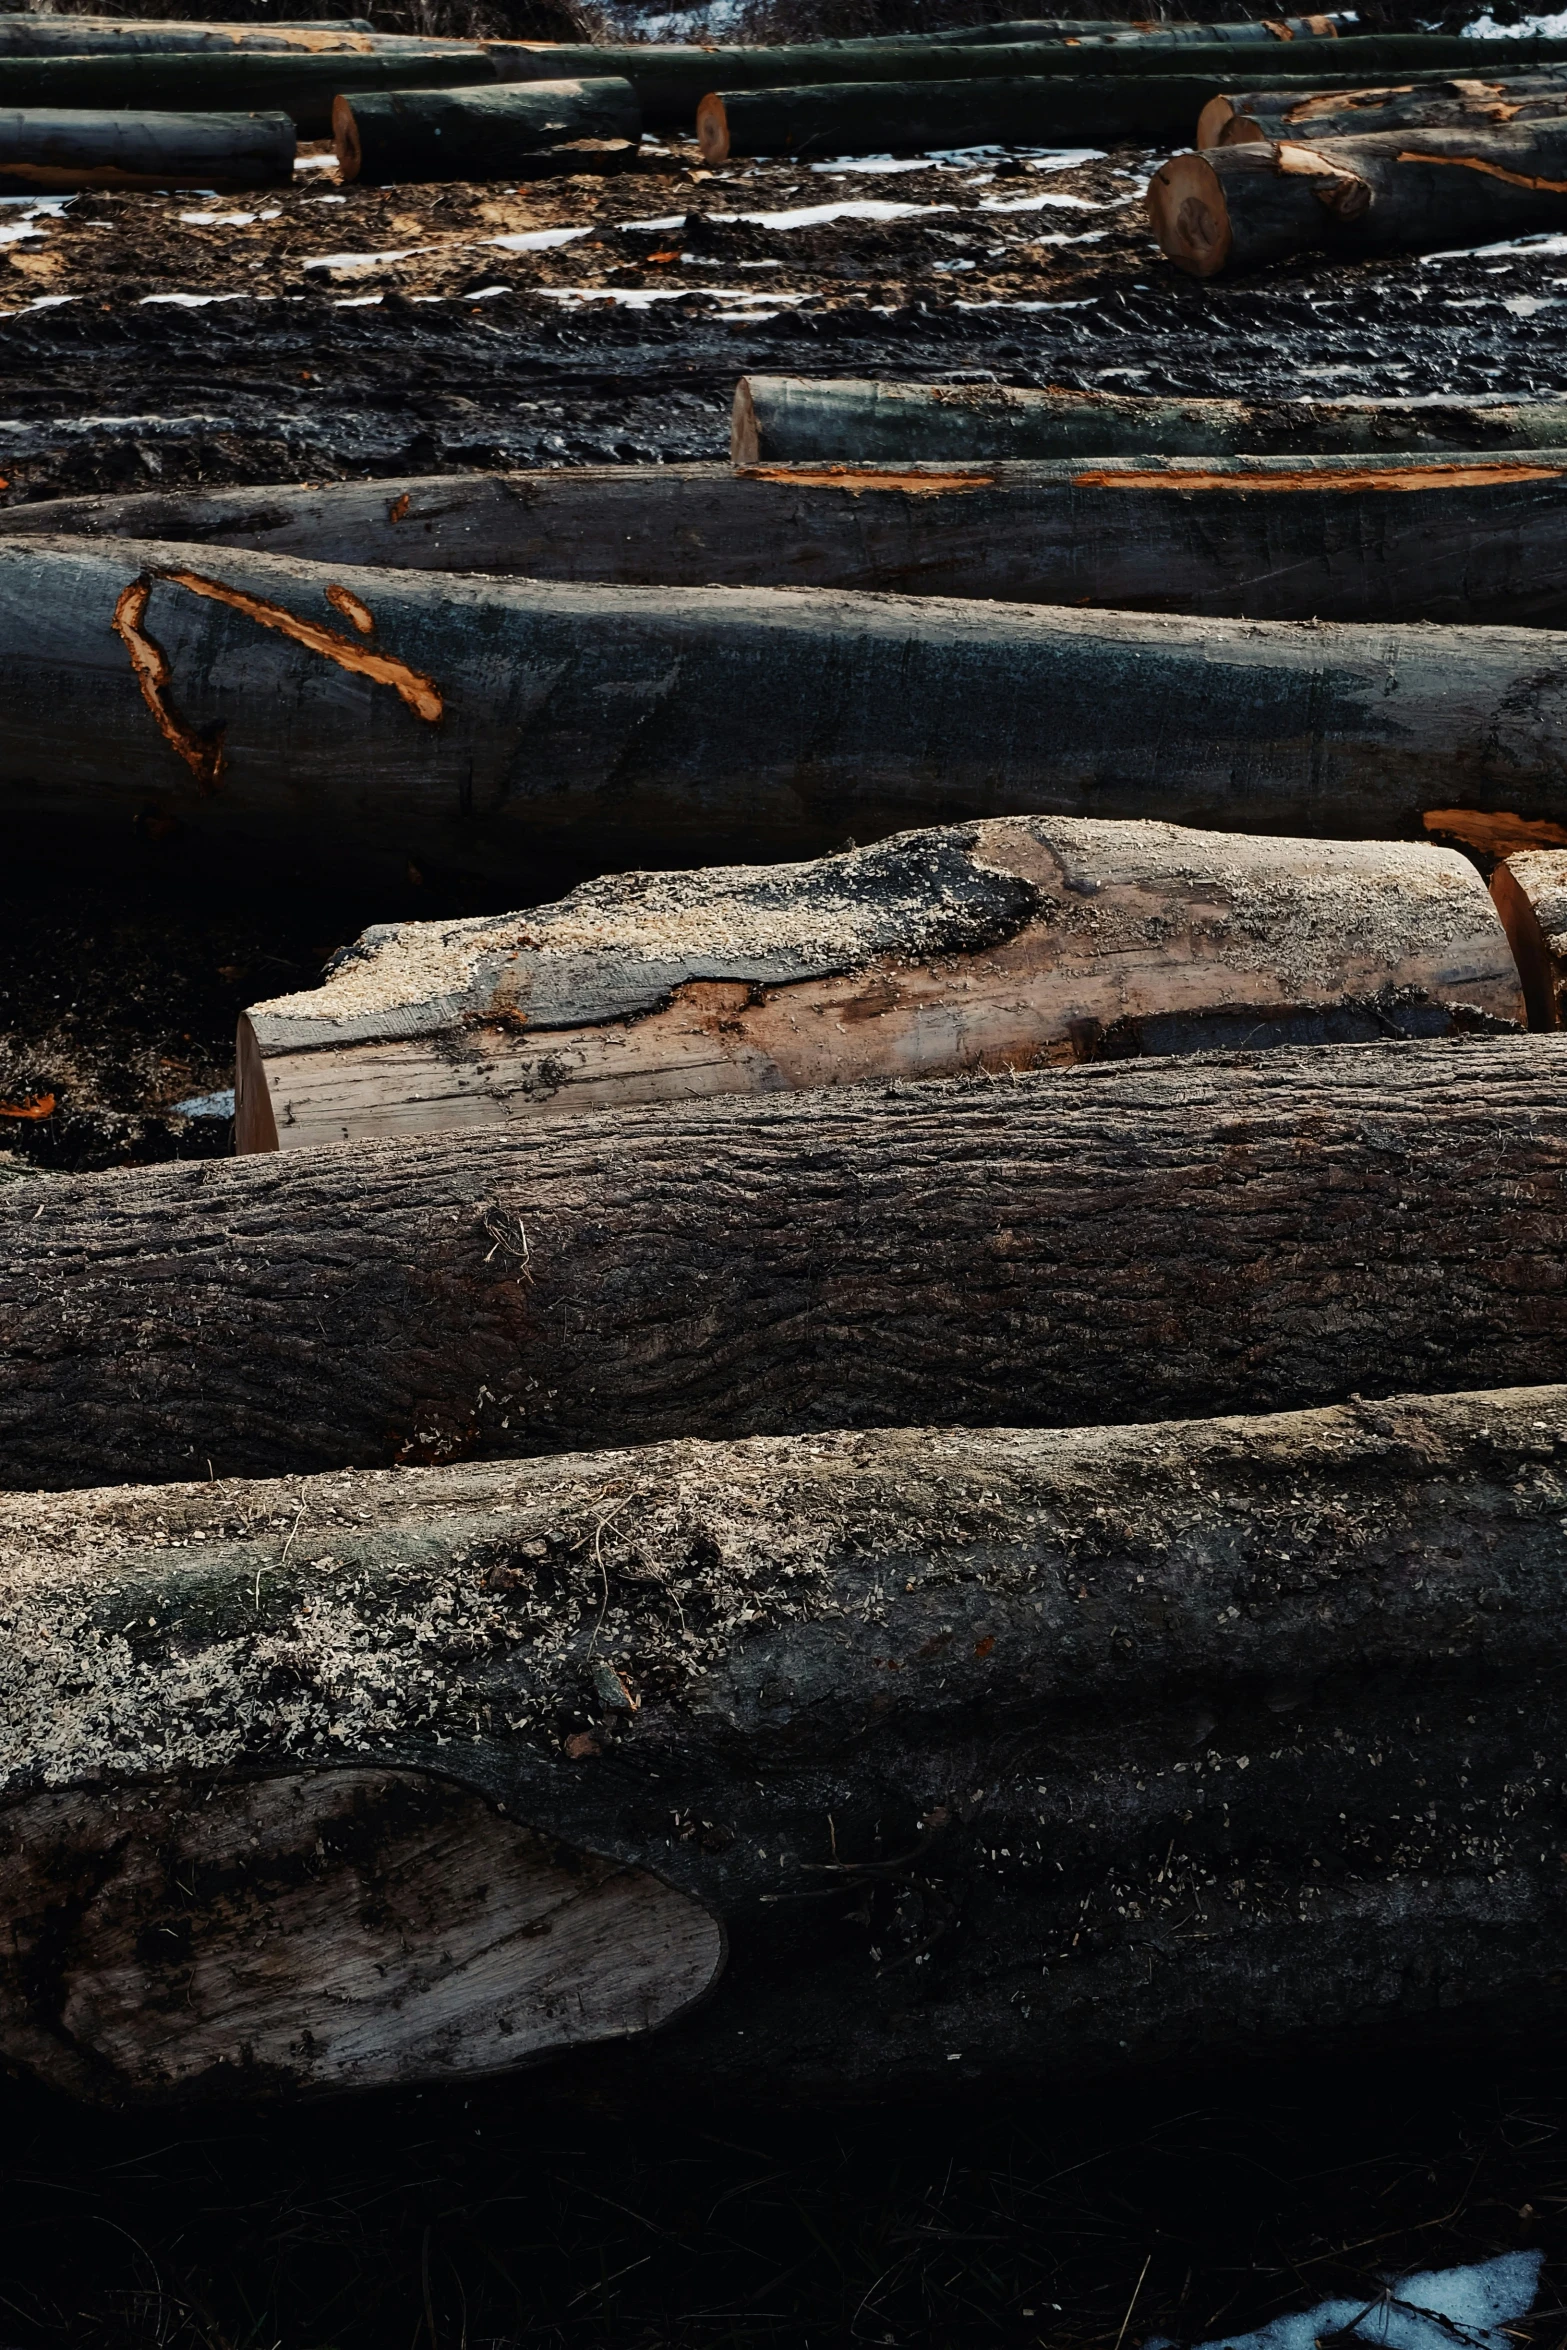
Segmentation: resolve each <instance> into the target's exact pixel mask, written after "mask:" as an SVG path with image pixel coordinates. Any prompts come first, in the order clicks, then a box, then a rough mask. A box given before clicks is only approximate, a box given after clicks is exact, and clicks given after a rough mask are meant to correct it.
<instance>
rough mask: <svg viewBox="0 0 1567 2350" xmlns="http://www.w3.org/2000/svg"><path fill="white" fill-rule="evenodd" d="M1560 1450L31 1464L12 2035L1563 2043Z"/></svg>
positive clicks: (328, 2040) (1160, 1441)
mask: <svg viewBox="0 0 1567 2350" xmlns="http://www.w3.org/2000/svg"><path fill="white" fill-rule="evenodd" d="M1564 1445H1567V1394H1564V1392H1563V1390H1562V1389H1561V1388H1560V1387H1533V1388H1523V1389H1515V1390H1513V1391H1511V1392H1508V1393H1480V1394H1445V1395H1440V1396H1435V1397H1431V1396H1421V1395H1406V1396H1396V1397H1393V1398H1391V1399H1390V1400H1388V1401H1387V1402H1385V1403H1379V1404H1373V1403H1364V1402H1356V1403H1353V1404H1347V1405H1343V1406H1340V1407H1337V1408H1333V1409H1326V1410H1316V1411H1303V1412H1295V1413H1288V1414H1280V1415H1270V1416H1267V1417H1256V1418H1246V1419H1227V1420H1196V1421H1191V1420H1188V1421H1185V1422H1166V1423H1164V1424H1163V1425H1161V1426H1156V1427H1147V1426H1128V1427H1107V1428H1096V1429H1091V1430H1086V1431H1080V1432H1063V1431H1059V1430H1056V1431H1049V1432H1023V1431H1018V1430H1003V1431H1000V1432H997V1433H994V1434H990V1433H986V1432H983V1431H977V1430H969V1429H956V1430H954V1429H935V1430H932V1429H916V1430H899V1431H895V1432H891V1433H888V1434H876V1435H869V1434H853V1435H844V1434H830V1435H825V1436H820V1437H816V1438H813V1439H809V1440H794V1441H790V1440H786V1439H785V1440H780V1439H761V1440H757V1441H753V1442H749V1443H742V1444H736V1445H724V1444H711V1443H708V1444H669V1445H660V1446H657V1447H654V1448H652V1449H650V1450H645V1451H641V1452H637V1453H630V1454H628V1453H624V1452H620V1453H614V1452H611V1453H599V1454H579V1455H576V1456H574V1457H571V1458H569V1459H566V1460H563V1461H556V1462H551V1463H528V1464H516V1463H513V1464H508V1465H507V1466H506V1467H505V1468H503V1469H497V1468H494V1467H491V1466H488V1465H484V1464H475V1463H467V1464H463V1465H461V1466H449V1467H443V1468H428V1469H421V1470H412V1471H404V1472H401V1473H399V1474H395V1475H390V1474H382V1475H359V1476H355V1475H352V1474H349V1473H345V1472H341V1471H339V1472H337V1473H334V1474H332V1475H329V1476H322V1477H314V1478H310V1479H306V1480H295V1479H289V1480H286V1481H277V1482H268V1483H242V1482H237V1481H223V1480H220V1481H217V1482H206V1481H204V1482H201V1483H194V1484H190V1483H187V1484H178V1485H160V1486H157V1487H153V1488H147V1487H140V1488H138V1487H134V1486H132V1487H124V1486H122V1487H119V1488H116V1489H113V1490H110V1491H100V1492H97V1493H91V1494H83V1495H77V1496H62V1495H59V1494H40V1495H32V1494H29V1495H26V1496H22V1497H17V1498H16V1499H14V1500H9V1501H7V1502H6V1503H4V1504H0V1606H3V1609H4V1615H5V1623H6V1640H5V1644H4V1649H3V1653H0V1690H3V1692H4V1704H3V1708H0V1725H3V1726H0V1789H3V1793H4V1799H5V1801H4V1808H3V1809H0V1900H3V1903H4V1908H5V1915H6V1919H7V1933H6V1937H5V1942H4V1946H3V1949H0V2053H3V2056H4V2059H5V2061H6V2063H7V2066H8V2067H9V2068H13V2069H15V2070H19V2071H22V2072H24V2073H28V2074H31V2075H32V2076H33V2077H34V2078H35V2079H36V2080H38V2081H40V2082H43V2083H45V2084H47V2085H48V2086H49V2087H50V2088H51V2089H54V2090H56V2091H63V2092H65V2093H66V2094H68V2095H73V2096H76V2097H78V2098H81V2099H86V2100H91V2101H93V2102H95V2103H98V2104H100V2105H111V2106H115V2105H118V2106H135V2105H146V2106H153V2105H164V2106H173V2107H176V2108H177V2107H178V2106H180V2105H184V2106H186V2107H187V2108H189V2107H192V2106H194V2105H196V2104H197V2103H198V2101H200V2100H202V2099H207V2100H212V2099H218V2100H228V2101H233V2100H240V2099H249V2100H264V2099H267V2098H269V2097H270V2098H276V2097H280V2096H287V2095H299V2094H305V2095H309V2094H311V2093H319V2092H321V2091H336V2090H344V2089H351V2090H352V2089H368V2088H372V2087H378V2086H379V2087H387V2086H395V2087H409V2088H411V2087H416V2086H418V2085H420V2084H424V2083H437V2082H448V2083H453V2082H459V2081H461V2080H463V2079H464V2078H465V2077H469V2076H472V2075H475V2074H483V2073H499V2072H503V2071H505V2070H507V2069H509V2068H511V2067H514V2066H517V2065H519V2064H524V2063H526V2064H531V2065H534V2066H538V2065H539V2063H540V2060H541V2059H547V2058H550V2057H556V2058H559V2057H561V2056H563V2055H565V2054H567V2053H570V2054H571V2058H572V2061H571V2062H570V2064H569V2065H559V2064H557V2065H556V2066H555V2067H554V2068H550V2067H547V2066H546V2067H545V2068H544V2069H537V2070H534V2071H532V2072H531V2073H530V2075H529V2079H528V2082H527V2084H526V2088H527V2095H528V2098H529V2101H530V2103H531V2104H533V2105H537V2104H538V2103H539V2102H540V2101H541V2100H544V2101H548V2102H554V2101H556V2100H560V2101H562V2102H563V2103H564V2104H566V2105H569V2106H571V2107H572V2108H573V2110H574V2111H575V2113H576V2115H577V2117H578V2118H579V2119H580V2115H581V2112H582V2110H583V2108H584V2105H587V2106H588V2107H590V2108H592V2109H595V2110H598V2111H602V2112H608V2113H615V2112H630V2111H633V2110H637V2111H641V2112H643V2113H645V2112H646V2111H647V2110H648V2102H647V2101H648V2099H649V2097H651V2096H661V2097H663V2098H665V2099H671V2098H678V2097H684V2098H688V2099H692V2098H704V2099H709V2100H711V2099H714V2098H719V2099H722V2100H725V2101H738V2100H743V2101H746V2102H747V2103H750V2104H754V2103H755V2102H756V2101H757V2100H759V2099H760V2100H762V2101H764V2102H765V2103H767V2104H768V2105H773V2106H779V2107H792V2108H795V2109H806V2108H810V2107H813V2106H817V2107H820V2106H828V2107H830V2106H832V2105H835V2104H842V2103H846V2102H851V2101H857V2102H863V2101H864V2100H866V2099H897V2098H917V2097H918V2098H926V2099H928V2098H929V2097H930V2096H931V2095H932V2094H939V2095H941V2096H943V2097H947V2098H950V2097H952V2096H953V2095H954V2094H957V2095H962V2094H964V2093H972V2092H973V2091H974V2090H975V2088H976V2086H977V2087H979V2088H980V2089H992V2090H998V2091H1005V2092H1010V2093H1012V2094H1017V2093H1018V2092H1020V2091H1024V2090H1034V2089H1049V2088H1051V2087H1054V2086H1058V2085H1064V2084H1066V2083H1073V2082H1078V2083H1087V2082H1093V2081H1099V2082H1108V2081H1113V2080H1114V2079H1116V2078H1117V2077H1118V2076H1119V2077H1121V2078H1126V2077H1128V2076H1133V2075H1136V2074H1138V2073H1140V2072H1143V2071H1146V2070H1147V2069H1148V2068H1150V2067H1164V2068H1168V2067H1169V2066H1170V2065H1172V2064H1182V2063H1185V2064H1193V2065H1206V2066H1208V2067H1210V2068H1211V2066H1212V2064H1213V2063H1214V2062H1215V2061H1216V2060H1222V2059H1225V2058H1235V2057H1240V2056H1253V2057H1254V2056H1256V2055H1258V2054H1262V2053H1272V2054H1274V2055H1278V2056H1288V2055H1307V2054H1309V2056H1310V2057H1311V2059H1312V2060H1313V2061H1315V2062H1319V2063H1320V2062H1321V2061H1322V2060H1323V2058H1324V2057H1325V2056H1326V2055H1328V2054H1329V2053H1344V2052H1347V2051H1350V2050H1359V2051H1361V2052H1362V2053H1368V2052H1373V2051H1375V2052H1381V2053H1383V2054H1385V2053H1386V2052H1387V2051H1388V2050H1389V2049H1391V2048H1398V2047H1403V2048H1405V2049H1421V2050H1422V2051H1424V2052H1425V2053H1426V2055H1427V2056H1428V2057H1429V2055H1430V2054H1431V2053H1432V2051H1433V2050H1435V2051H1439V2052H1440V2053H1441V2054H1445V2055H1448V2056H1451V2055H1452V2054H1453V2053H1455V2052H1456V2051H1458V2050H1459V2049H1462V2048H1464V2047H1466V2046H1467V2047H1470V2048H1475V2047H1487V2048H1489V2049H1490V2050H1492V2051H1493V2052H1494V2051H1495V2049H1496V2047H1497V2044H1498V2043H1499V2042H1501V2043H1505V2042H1506V2041H1507V2039H1508V2037H1509V2035H1512V2036H1513V2038H1514V2044H1515V2045H1516V2046H1518V2047H1520V2048H1523V2049H1527V2048H1537V2047H1538V2046H1539V2044H1540V2043H1541V2041H1542V2040H1546V2041H1548V2040H1549V2039H1550V2038H1551V2037H1552V2036H1554V2034H1555V2032H1556V2031H1557V2030H1558V2029H1559V2026H1560V2022H1561V2018H1562V2006H1563V1999H1562V1991H1561V1987H1560V1967H1559V1964H1558V1954H1559V1948H1560V1941H1561V1934H1562V1930H1563V1926H1564V1923H1567V1919H1564V1915H1563V1912H1564V1897H1563V1889H1562V1869H1561V1862H1560V1857H1559V1852H1558V1847H1559V1845H1560V1841H1561V1838H1560V1818H1559V1796H1558V1793H1557V1789H1556V1783H1555V1778H1554V1775H1553V1773H1552V1771H1551V1770H1550V1768H1549V1766H1548V1764H1547V1763H1542V1762H1537V1761H1536V1759H1535V1758H1536V1756H1537V1755H1541V1754H1543V1755H1545V1756H1551V1755H1554V1754H1555V1753H1556V1752H1557V1751H1558V1750H1559V1748H1560V1744H1561V1740H1562V1736H1563V1733H1564V1731H1567V1722H1564V1720H1563V1710H1562V1696H1561V1692H1562V1686H1563V1677H1564V1676H1563V1667H1564V1664H1567V1642H1564V1636H1563V1629H1562V1627H1563V1625H1564V1623H1567V1555H1564V1536H1563V1533H1562V1525H1561V1483H1562V1474H1563V1459H1564V1451H1563V1448H1564ZM720 1970H721V1971H720ZM660 2026H662V2027H663V2028H662V2029H660V2028H659V2027H660Z"/></svg>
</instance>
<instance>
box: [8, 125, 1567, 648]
mask: <svg viewBox="0 0 1567 2350" xmlns="http://www.w3.org/2000/svg"><path fill="white" fill-rule="evenodd" d="M570 154H571V156H572V158H573V159H574V160H576V161H577V162H578V163H579V165H580V154H579V151H578V150H575V149H574V150H571V151H570ZM1469 413H1470V414H1478V415H1479V416H1482V417H1483V416H1485V415H1487V414H1489V413H1491V412H1490V411H1487V410H1483V409H1482V410H1479V411H1470V412H1469ZM1549 413H1550V414H1551V415H1552V416H1553V417H1555V418H1557V419H1559V421H1558V422H1557V426H1556V429H1557V432H1558V434H1559V436H1560V438H1561V440H1562V442H1563V443H1564V444H1567V405H1563V406H1562V407H1561V408H1559V409H1555V410H1552V411H1550V412H1549ZM1366 421H1367V418H1366V414H1365V412H1362V413H1361V414H1359V415H1357V417H1356V418H1355V422H1356V423H1357V424H1364V423H1365V422H1366ZM1090 429H1091V428H1090ZM1438 429H1440V427H1439V428H1438ZM67 533H68V534H70V535H73V536H75V535H80V536H82V537H84V538H105V537H108V538H125V537H136V538H159V539H180V540H187V541H193V540H199V541H201V542H202V543H203V544H204V545H206V546H207V547H208V548H209V549H210V548H211V547H212V546H214V545H218V546H224V547H250V548H254V549H255V550H257V551H258V552H263V553H269V554H277V555H298V556H303V557H305V558H306V559H307V560H309V561H311V562H318V563H339V564H340V563H352V564H356V565H363V564H375V565H386V566H387V567H389V568H391V569H393V570H413V571H445V572H451V573H464V572H467V573H472V572H484V573H490V574H498V575H501V576H509V577H514V578H517V577H520V578H528V579H538V580H565V581H573V580H574V581H601V582H605V583H617V584H622V585H626V586H644V587H704V586H727V587H813V588H845V589H873V590H877V591H879V592H883V593H893V594H902V595H938V596H959V597H980V598H986V599H989V600H992V601H1000V602H1005V603H1048V604H1091V605H1097V606H1102V607H1106V608H1114V609H1120V610H1134V611H1144V612H1184V613H1188V614H1202V613H1211V614H1218V615H1224V616H1227V617H1230V618H1234V619H1252V620H1309V619H1313V618H1316V619H1322V620H1337V621H1356V622H1368V621H1410V620H1436V621H1455V622H1456V621H1469V622H1475V621H1478V622H1492V623H1499V624H1504V625H1508V626H1515V627H1516V626H1529V627H1546V628H1559V627H1561V626H1563V625H1564V624H1567V447H1564V448H1562V449H1559V450H1558V451H1556V452H1555V453H1550V452H1545V451H1542V452H1540V453H1539V454H1538V455H1531V456H1524V455H1506V454H1501V453H1490V452H1486V453H1482V454H1478V455H1471V456H1467V457H1452V456H1446V455H1437V454H1433V453H1425V452H1422V453H1418V454H1413V455H1406V454H1402V453H1400V454H1393V455H1380V454H1379V455H1377V456H1376V457H1374V458H1373V459H1370V460H1369V461H1368V460H1362V459H1359V458H1356V457H1352V456H1328V457H1316V456H1305V457H1290V458H1283V457H1261V458H1231V457H1219V458H1209V459H1176V460H1167V459H1163V458H1150V459H1146V460H1144V461H1143V462H1142V463H1138V462H1137V461H1136V460H1134V459H1130V458H1123V457H1110V458H1106V459H1103V460H1101V461H1100V462H1098V463H1096V464H1093V465H1084V464H1083V463H1081V462H1080V461H1076V460H1073V459H1070V458H1058V459H1056V460H1054V461H1051V462H1039V463H1036V464H1016V463H1012V462H1008V461H1003V462H998V463H994V464H992V465H989V466H985V465H981V464H973V463H969V464H965V465H962V466H950V465H949V466H947V467H942V466H939V465H928V466H923V467H921V466H910V465H902V466H892V467H886V468H877V467H874V466H870V465H849V464H843V463H827V464H818V465H811V464H809V463H806V464H801V465H798V466H793V467H790V466H782V465H761V466H750V467H745V468H741V469H739V470H736V469H732V468H729V467H725V466H720V465H614V466H602V467H594V466H581V467H578V466H573V467H570V468H569V469H554V470H549V471H545V472H540V473H513V474H462V475H456V476H453V475H440V476H436V477H433V478H432V477H428V476H424V477H421V476H419V475H408V476H403V477H398V476H395V475H394V476H392V477H390V478H382V479H380V480H377V481H374V482H363V481H360V482H328V483H321V484H312V485H309V486H298V485H277V486H268V487H260V488H257V487H249V488H241V489H221V490H211V489H194V490H173V491H170V490H144V491H138V492H134V493H132V494H131V495H129V496H109V497H85V498H59V499H50V500H47V501H40V502H39V503H37V504H36V505H29V506H12V507H8V508H6V509H5V510H4V511H3V512H0V540H3V539H23V538H34V537H38V536H59V535H61V534H67ZM209 559H210V557H209Z"/></svg>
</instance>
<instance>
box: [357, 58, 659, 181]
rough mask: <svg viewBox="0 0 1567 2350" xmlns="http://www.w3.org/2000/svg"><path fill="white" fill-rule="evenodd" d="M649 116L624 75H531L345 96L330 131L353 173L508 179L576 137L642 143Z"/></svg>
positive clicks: (365, 177) (388, 177) (382, 177)
mask: <svg viewBox="0 0 1567 2350" xmlns="http://www.w3.org/2000/svg"><path fill="white" fill-rule="evenodd" d="M641 136H642V119H641V116H640V115H639V113H638V112H637V102H636V98H635V95H634V94H633V91H632V88H631V84H630V83H629V82H626V81H612V80H603V81H591V82H528V83H525V84H520V85H518V86H515V87H512V88H509V89H501V90H385V91H380V92H374V93H372V94H371V95H370V96H368V97H353V98H337V99H335V100H334V101H333V106H332V138H333V142H334V144H335V145H336V148H337V160H338V163H339V165H340V167H341V170H342V176H343V178H344V179H345V180H360V181H362V182H363V183H364V185H365V186H366V187H372V188H378V187H391V186H394V185H395V184H396V183H397V182H398V181H413V180H488V179H505V178H506V177H508V176H509V175H510V174H512V173H513V172H516V171H517V170H519V169H522V168H524V167H525V166H526V165H527V164H529V163H534V162H536V161H537V159H538V157H539V155H540V154H541V153H542V152H545V151H552V150H560V151H563V152H564V153H565V154H566V155H567V157H568V160H567V162H566V163H565V165H564V166H563V168H565V169H567V170H570V169H571V168H573V161H572V160H571V159H570V148H571V142H572V141H573V140H574V139H616V140H620V141H622V142H624V143H625V144H626V145H627V146H628V147H633V148H634V147H635V146H636V145H637V143H638V142H639V140H640V139H641Z"/></svg>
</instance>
